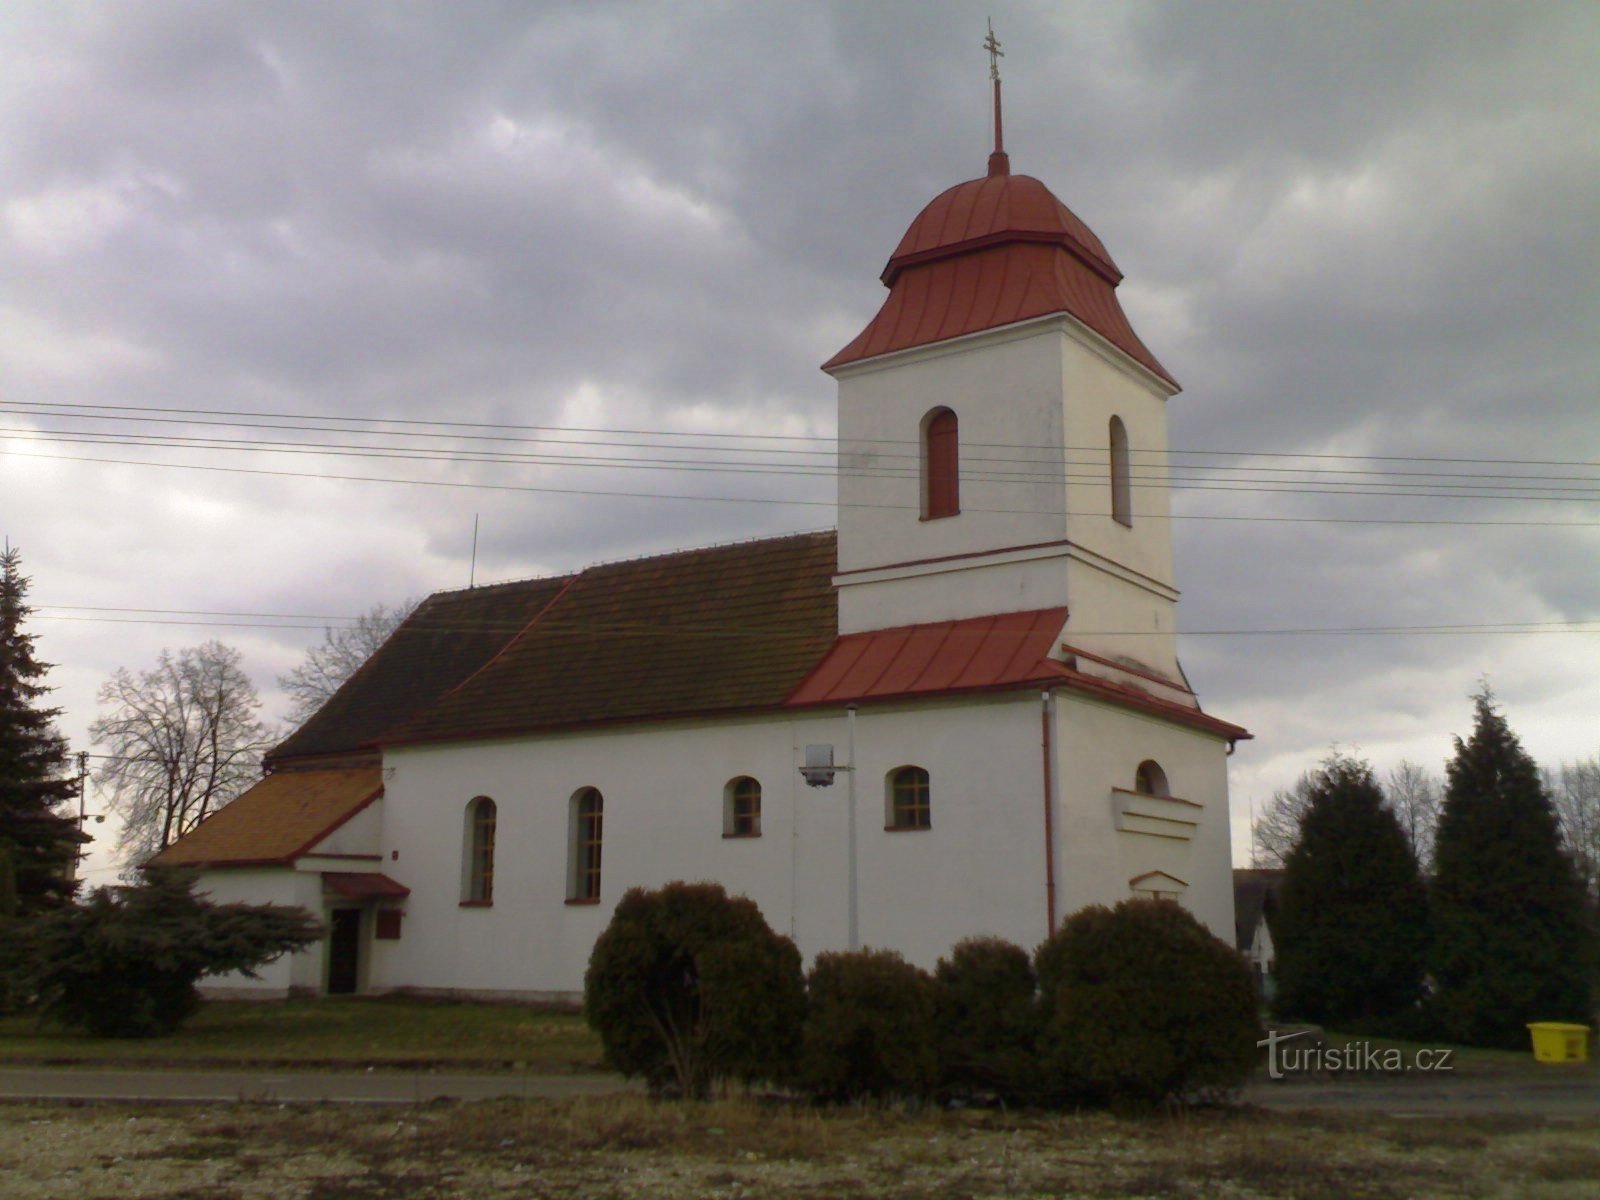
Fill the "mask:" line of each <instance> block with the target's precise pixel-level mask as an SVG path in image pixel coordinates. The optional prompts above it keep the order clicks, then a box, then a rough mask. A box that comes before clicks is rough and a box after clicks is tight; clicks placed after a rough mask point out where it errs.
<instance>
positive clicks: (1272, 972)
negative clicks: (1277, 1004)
mask: <svg viewBox="0 0 1600 1200" xmlns="http://www.w3.org/2000/svg"><path fill="white" fill-rule="evenodd" d="M1282 887H1283V869H1282V868H1281V867H1277V868H1270V869H1267V868H1250V869H1241V870H1236V871H1234V873H1233V921H1234V942H1233V944H1234V945H1235V946H1237V947H1238V948H1239V953H1240V954H1242V955H1244V956H1245V958H1246V959H1247V960H1248V961H1249V963H1250V969H1251V971H1252V972H1254V974H1255V977H1256V986H1257V987H1259V988H1260V989H1261V992H1262V994H1263V995H1265V996H1266V997H1267V998H1269V999H1270V998H1271V996H1272V989H1273V984H1274V981H1275V979H1276V976H1277V973H1278V952H1277V950H1276V949H1275V948H1274V947H1273V944H1272V926H1273V924H1274V922H1276V921H1277V919H1278V893H1279V890H1280V889H1281V888H1282Z"/></svg>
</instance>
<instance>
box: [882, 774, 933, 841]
mask: <svg viewBox="0 0 1600 1200" xmlns="http://www.w3.org/2000/svg"><path fill="white" fill-rule="evenodd" d="M884 783H885V795H884V824H883V828H884V831H885V832H887V833H920V832H923V831H925V830H929V829H932V828H933V781H932V776H931V775H930V774H929V772H928V769H927V768H926V767H919V766H916V765H914V764H909V763H908V764H907V765H905V766H903V767H896V768H895V769H894V770H892V771H890V772H889V774H888V775H887V776H886V777H885V781H884Z"/></svg>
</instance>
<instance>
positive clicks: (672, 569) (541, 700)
mask: <svg viewBox="0 0 1600 1200" xmlns="http://www.w3.org/2000/svg"><path fill="white" fill-rule="evenodd" d="M836 561H837V553H836V550H835V535H834V534H833V532H832V531H828V532H826V533H807V534H798V535H792V536H789V537H780V538H767V539H764V540H761V541H754V542H743V543H739V544H736V545H731V546H714V547H710V548H707V549H701V550H685V551H679V552H677V553H673V554H663V555H659V556H656V557H653V558H643V559H635V560H632V561H629V562H619V563H607V564H604V565H601V566H595V567H590V568H588V569H587V570H584V571H582V572H580V573H578V574H577V575H575V576H572V577H571V578H570V579H568V580H567V581H566V582H565V584H564V585H563V587H562V589H561V591H560V592H559V593H558V594H557V596H556V597H555V598H554V599H553V600H552V601H551V602H550V603H549V605H548V606H547V607H546V608H545V609H544V610H543V611H542V612H541V613H540V614H539V615H538V618H537V619H536V620H534V621H532V622H531V623H529V624H528V625H527V627H526V628H524V629H523V630H522V631H521V632H520V633H519V634H517V636H516V637H514V638H513V639H511V641H510V642H509V643H507V645H506V646H505V647H504V648H503V649H502V650H501V651H500V652H499V653H498V654H497V655H496V656H495V657H494V658H493V659H492V660H491V661H490V662H488V663H487V664H485V665H484V666H483V667H482V668H481V669H480V670H479V671H478V672H477V673H476V674H474V675H473V676H472V677H471V678H470V679H468V680H466V682H464V683H462V684H461V685H460V686H459V687H457V688H455V689H454V690H453V691H451V692H449V693H448V694H446V695H444V696H442V697H441V698H440V699H439V700H438V701H437V702H436V703H434V704H432V705H430V706H429V707H428V708H427V709H426V710H424V711H421V712H419V713H418V714H417V715H416V716H415V717H414V718H413V719H412V720H411V721H409V722H408V723H407V724H405V725H404V726H402V727H401V728H400V729H398V730H397V731H396V732H395V733H394V734H393V735H392V736H389V737H386V738H384V739H383V740H384V741H386V742H400V743H405V742H420V741H439V740H449V739H465V738H471V739H483V738H494V737H509V736H515V735H517V734H524V733H531V732H537V731H541V730H553V729H564V728H574V727H580V726H586V725H595V724H602V723H609V722H617V721H641V720H659V719H663V718H673V717H691V716H702V715H710V714H714V713H731V712H750V711H760V710H764V709H777V708H779V707H781V706H782V705H783V703H784V701H785V700H786V699H787V698H788V696H789V694H790V693H791V692H792V691H793V690H794V688H795V687H796V685H798V684H799V683H800V681H801V680H802V679H803V678H804V677H805V675H806V673H807V672H809V671H810V670H811V669H812V667H814V666H815V665H816V664H817V661H818V660H819V659H820V658H822V656H823V655H824V654H825V653H826V652H827V650H828V648H829V647H830V646H831V645H832V644H833V641H834V636H835V633H836V630H837V628H838V607H837V604H838V602H837V600H836V598H835V594H834V588H833V583H832V577H833V572H834V569H835V566H836Z"/></svg>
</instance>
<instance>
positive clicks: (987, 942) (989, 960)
mask: <svg viewBox="0 0 1600 1200" xmlns="http://www.w3.org/2000/svg"><path fill="white" fill-rule="evenodd" d="M933 979H934V1013H935V1025H936V1028H937V1029H938V1031H939V1059H940V1068H941V1083H940V1086H941V1089H942V1090H943V1091H944V1092H945V1093H947V1094H949V1095H953V1096H974V1095H991V1096H996V1097H998V1098H1000V1099H1001V1100H1004V1101H1009V1102H1018V1101H1024V1100H1027V1099H1029V1098H1031V1097H1032V1096H1033V1095H1034V1094H1035V1093H1036V1091H1037V1089H1038V1082H1039V1081H1038V1079H1037V1075H1038V1071H1037V1066H1036V1059H1035V1053H1036V1051H1035V1041H1036V1038H1037V1032H1038V1024H1039V1019H1038V1012H1039V1009H1038V1003H1037V996H1036V992H1037V984H1036V982H1035V980H1034V975H1033V962H1032V960H1031V959H1030V958H1029V957H1028V952H1027V951H1026V950H1024V949H1023V948H1022V947H1021V946H1016V945H1013V944H1012V943H1010V942H1008V941H1005V940H1004V939H1002V938H994V937H988V938H968V939H967V940H966V941H963V942H959V943H957V944H956V946H955V948H954V949H953V950H951V952H950V957H948V958H941V959H940V960H939V965H938V966H937V967H936V968H935V969H934V975H933Z"/></svg>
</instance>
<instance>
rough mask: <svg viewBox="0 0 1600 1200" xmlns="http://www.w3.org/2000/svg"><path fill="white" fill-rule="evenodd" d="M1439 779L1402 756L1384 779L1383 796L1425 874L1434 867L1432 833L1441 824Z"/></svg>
mask: <svg viewBox="0 0 1600 1200" xmlns="http://www.w3.org/2000/svg"><path fill="white" fill-rule="evenodd" d="M1441 795H1442V788H1441V785H1440V782H1439V780H1438V779H1437V778H1436V777H1435V776H1433V775H1430V774H1428V772H1427V771H1426V770H1425V769H1423V768H1422V767H1419V766H1417V764H1416V763H1414V762H1408V761H1406V760H1404V759H1402V760H1401V761H1400V762H1399V763H1397V764H1396V765H1395V766H1394V767H1393V769H1391V770H1390V772H1389V774H1388V776H1387V777H1386V778H1385V779H1384V782H1383V798H1384V801H1385V803H1387V804H1388V806H1389V811H1391V812H1392V813H1394V815H1395V819H1396V820H1398V821H1399V822H1400V828H1401V830H1402V831H1403V832H1404V833H1405V835H1406V840H1407V841H1408V842H1410V843H1411V853H1412V854H1413V855H1415V856H1416V860H1417V866H1419V867H1421V868H1422V873H1423V875H1424V876H1426V875H1427V874H1428V873H1429V872H1430V871H1431V870H1433V834H1434V830H1435V829H1436V828H1437V827H1438V825H1439V803H1440V798H1441Z"/></svg>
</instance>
